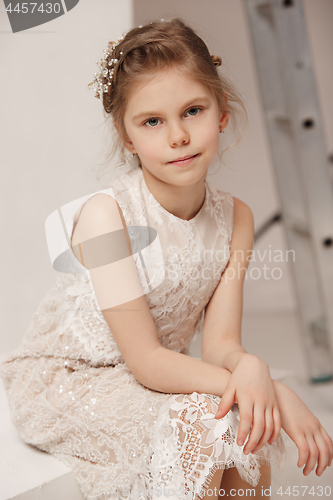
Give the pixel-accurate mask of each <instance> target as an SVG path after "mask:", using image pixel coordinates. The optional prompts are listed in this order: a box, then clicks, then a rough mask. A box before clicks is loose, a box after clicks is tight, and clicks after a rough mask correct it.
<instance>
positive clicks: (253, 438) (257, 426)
mask: <svg viewBox="0 0 333 500" xmlns="http://www.w3.org/2000/svg"><path fill="white" fill-rule="evenodd" d="M264 430H265V409H264V407H262V406H259V405H255V407H254V412H253V424H252V430H251V434H250V436H249V439H248V441H247V443H246V446H245V448H244V450H243V451H244V453H245V454H248V453H251V451H252V450H253V449H254V448H255V447H256V445H257V443H258V442H259V440H260V438H261V436H262V435H263V432H264Z"/></svg>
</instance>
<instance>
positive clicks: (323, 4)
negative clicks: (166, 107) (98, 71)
mask: <svg viewBox="0 0 333 500" xmlns="http://www.w3.org/2000/svg"><path fill="white" fill-rule="evenodd" d="M303 5H304V8H305V13H306V20H307V22H308V28H309V41H310V46H311V49H312V53H313V59H314V68H315V71H316V77H317V83H318V91H319V98H320V103H321V107H322V114H323V122H324V127H325V136H326V141H327V151H328V152H329V151H330V152H331V153H332V151H333V99H332V88H333V68H332V64H331V51H332V47H333V31H332V23H333V2H332V0H305V1H304V2H303ZM134 9H135V10H134V22H135V25H139V24H144V23H146V22H150V21H152V20H154V19H156V18H157V19H161V18H164V19H167V20H168V19H171V18H173V17H177V16H179V17H181V18H182V19H184V20H185V21H187V22H189V23H190V25H191V26H192V27H193V28H194V29H195V30H196V31H197V32H198V33H199V34H200V35H201V36H202V37H203V39H204V40H205V42H206V43H207V44H208V47H209V48H210V51H211V53H213V54H216V55H219V56H221V57H222V61H223V66H222V67H220V69H221V70H222V71H223V73H224V74H225V75H227V76H228V77H229V78H231V79H232V80H233V81H234V83H235V84H236V86H237V88H238V89H239V91H240V92H241V94H242V96H243V98H244V100H245V103H246V106H247V109H248V112H249V119H250V129H249V133H248V135H247V136H246V138H245V139H244V141H243V142H242V143H240V144H239V145H237V146H236V147H235V148H234V149H233V150H231V151H228V152H226V154H225V156H224V161H225V163H226V164H227V167H228V168H227V167H225V166H223V165H222V167H221V168H220V170H219V171H218V173H216V175H211V176H209V177H208V180H209V181H211V182H213V183H214V184H215V185H216V186H217V187H218V188H220V189H223V190H225V191H229V192H230V193H231V194H232V195H233V196H236V197H237V198H240V199H241V200H243V201H245V203H247V204H248V205H249V206H250V207H251V209H252V211H253V213H254V218H255V227H256V229H258V228H259V227H260V226H261V225H262V224H263V222H265V221H266V219H267V218H269V217H270V216H272V215H274V214H275V212H276V211H278V210H279V207H280V203H279V198H278V191H277V187H276V183H275V177H274V170H273V166H272V161H271V157H270V151H269V144H268V136H267V133H266V130H265V121H264V115H263V110H262V104H261V99H260V91H259V87H258V81H257V75H256V69H255V59H254V55H253V51H252V42H251V38H250V30H249V26H248V21H247V17H246V12H245V8H244V3H243V0H205V1H203V0H181V1H179V0H159V1H156V0H135V2H134ZM223 140H225V141H228V140H229V141H230V142H229V143H231V142H232V141H231V139H230V137H228V134H224V135H223ZM217 168H218V165H216V167H215V166H214V168H212V172H215V171H216V170H217ZM286 245H287V243H286V241H285V235H284V230H283V228H282V227H281V225H280V224H279V225H276V226H275V227H273V228H271V229H270V230H269V231H268V232H267V233H266V234H265V235H264V236H263V237H262V238H261V239H260V240H259V241H258V242H257V243H256V245H255V247H254V250H255V258H256V260H257V262H252V263H251V264H250V266H249V270H248V273H247V276H246V281H245V286H244V312H245V311H277V310H292V309H294V308H295V307H296V300H295V296H294V289H293V282H292V280H291V273H290V269H289V267H288V263H287V262H275V261H274V257H275V256H277V252H276V251H277V250H281V251H282V254H283V255H284V256H285V252H286V249H287V247H286ZM270 251H271V252H272V259H269V252H270ZM265 252H266V256H267V257H266V258H265V259H264V260H263V261H260V256H264V255H265ZM259 254H260V255H259ZM284 258H285V257H284ZM264 265H266V266H267V267H268V268H269V270H268V271H267V273H266V278H268V279H265V274H264V270H263V266H264ZM275 267H279V268H280V269H281V271H282V277H281V279H278V280H277V279H273V277H276V276H278V274H275V273H276V272H273V274H271V273H272V271H273V269H274V268H275ZM255 268H257V269H255ZM258 277H259V279H257V278H258Z"/></svg>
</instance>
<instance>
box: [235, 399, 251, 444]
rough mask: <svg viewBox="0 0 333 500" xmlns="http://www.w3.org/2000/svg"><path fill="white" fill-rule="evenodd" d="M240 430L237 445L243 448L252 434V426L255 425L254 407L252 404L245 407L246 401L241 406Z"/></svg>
mask: <svg viewBox="0 0 333 500" xmlns="http://www.w3.org/2000/svg"><path fill="white" fill-rule="evenodd" d="M238 406H239V416H240V422H239V429H238V435H237V444H238V445H239V446H242V445H243V444H244V442H245V439H246V437H247V435H248V433H249V432H250V429H251V425H252V423H253V406H252V404H248V405H246V403H245V407H244V401H243V402H242V403H240V404H239V405H238Z"/></svg>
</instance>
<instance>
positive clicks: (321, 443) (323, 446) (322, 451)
mask: <svg viewBox="0 0 333 500" xmlns="http://www.w3.org/2000/svg"><path fill="white" fill-rule="evenodd" d="M314 441H315V443H316V445H317V447H318V449H319V459H318V467H317V470H316V474H317V476H321V475H322V473H323V472H324V470H325V469H326V467H327V466H328V464H329V462H330V449H329V446H328V444H327V443H326V441H325V439H324V437H323V435H322V433H321V432H320V430H319V431H318V432H317V433H316V434H315V435H314Z"/></svg>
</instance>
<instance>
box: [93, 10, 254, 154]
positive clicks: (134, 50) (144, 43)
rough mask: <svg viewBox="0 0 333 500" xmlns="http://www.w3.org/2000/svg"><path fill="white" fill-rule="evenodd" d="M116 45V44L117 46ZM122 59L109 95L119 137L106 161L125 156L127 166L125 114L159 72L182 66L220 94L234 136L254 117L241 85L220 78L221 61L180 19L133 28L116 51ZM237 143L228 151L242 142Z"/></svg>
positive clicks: (107, 106)
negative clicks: (135, 96)
mask: <svg viewBox="0 0 333 500" xmlns="http://www.w3.org/2000/svg"><path fill="white" fill-rule="evenodd" d="M111 43H114V42H111ZM110 57H112V58H116V59H118V61H119V62H118V64H117V65H116V67H115V69H114V74H113V78H112V80H111V85H109V87H108V92H107V93H103V94H102V95H103V109H104V115H105V118H108V116H111V119H112V121H113V125H115V124H116V126H117V129H118V133H117V134H115V136H114V141H113V145H112V148H111V151H110V152H109V154H108V156H107V158H106V161H108V160H109V159H110V157H111V158H112V157H113V156H114V155H115V154H116V153H117V152H118V153H119V152H120V155H121V160H122V161H123V162H125V147H124V144H123V141H122V138H121V137H122V136H124V135H126V130H125V126H124V114H125V110H126V106H127V103H128V100H129V98H130V96H131V95H132V93H133V91H134V90H135V86H136V85H138V84H140V83H141V84H142V82H144V81H145V80H146V79H147V77H153V76H154V74H155V73H156V72H157V71H161V70H165V69H168V68H170V67H172V66H175V65H176V66H178V67H180V68H181V70H182V71H183V72H184V73H185V74H186V75H188V76H190V77H191V78H193V79H194V80H195V81H198V82H199V83H201V84H202V85H204V86H205V87H206V88H207V89H208V90H209V91H210V92H211V93H212V94H213V95H215V97H216V100H217V103H218V106H219V109H220V110H221V111H222V112H224V113H228V114H229V117H230V124H231V128H232V129H233V131H236V130H237V127H236V121H237V123H238V119H242V118H245V122H246V123H247V120H248V117H247V112H246V108H245V105H244V102H243V100H242V97H241V96H240V94H239V92H238V90H237V89H236V88H235V86H234V85H233V84H232V83H231V82H230V81H229V80H228V79H227V78H226V77H225V76H222V75H220V74H219V72H218V70H217V66H220V65H221V63H222V61H221V58H220V57H218V56H215V55H210V53H209V50H208V48H207V46H206V44H205V43H204V41H203V40H202V39H201V38H200V37H199V36H198V35H197V34H196V33H195V31H194V30H193V29H192V28H191V27H190V26H188V25H187V24H185V22H184V21H183V20H182V19H180V18H175V19H172V20H171V21H164V20H160V21H154V22H152V23H150V24H146V25H145V26H142V27H138V28H133V29H132V30H130V31H129V32H128V33H127V34H126V36H125V37H124V38H123V40H121V41H120V43H118V44H117V45H116V47H115V48H114V50H113V52H112V54H111V56H110ZM241 138H242V137H239V138H238V140H237V141H236V142H234V143H233V144H231V145H230V146H229V147H227V148H226V149H225V150H223V151H222V153H221V157H220V159H221V160H222V154H223V153H224V152H225V151H226V150H227V149H229V148H231V147H233V146H235V145H236V144H238V143H239V142H240V140H241Z"/></svg>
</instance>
